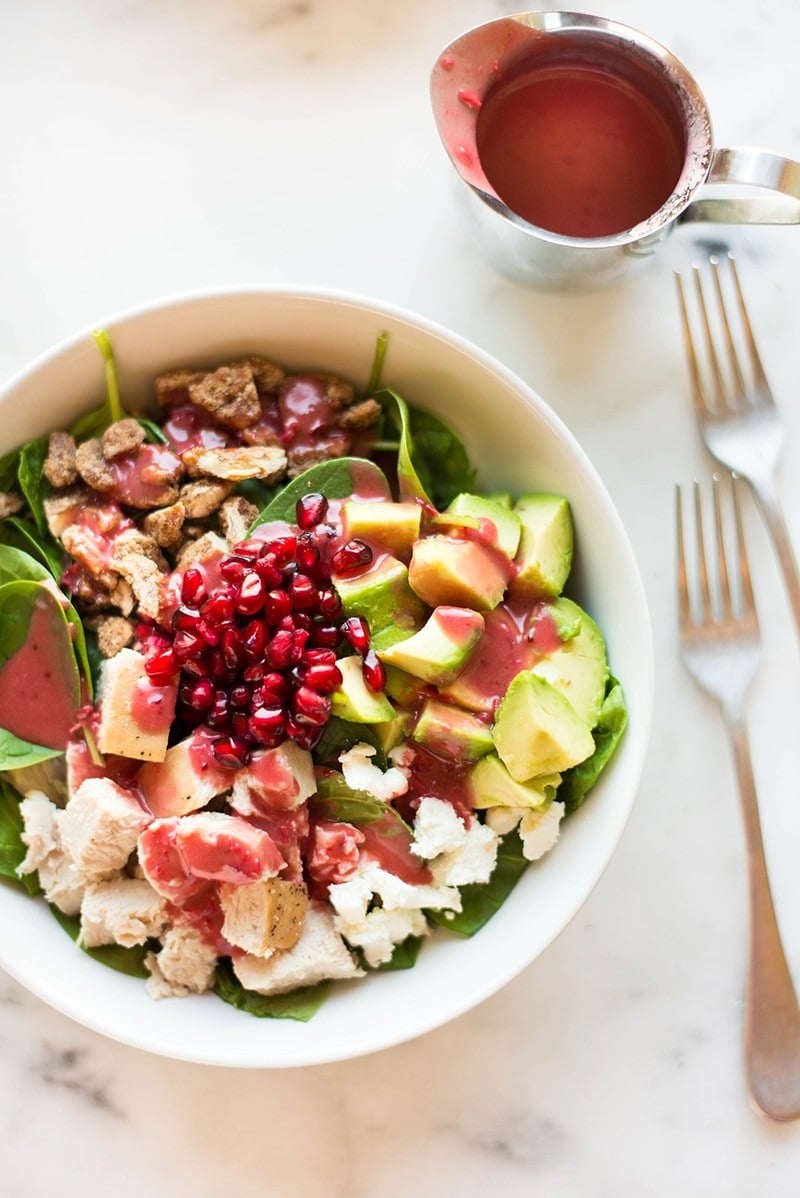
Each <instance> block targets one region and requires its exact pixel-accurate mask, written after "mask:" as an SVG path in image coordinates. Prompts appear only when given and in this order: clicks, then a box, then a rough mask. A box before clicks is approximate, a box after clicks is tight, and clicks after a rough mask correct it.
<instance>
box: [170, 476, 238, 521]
mask: <svg viewBox="0 0 800 1198" xmlns="http://www.w3.org/2000/svg"><path fill="white" fill-rule="evenodd" d="M233 487H234V484H233V483H232V482H211V481H210V480H209V479H204V478H201V479H198V480H197V481H196V482H193V483H186V484H185V485H184V486H183V487H181V490H180V502H181V503H182V504H183V507H184V509H185V512H186V518H187V520H205V519H207V517H208V516H210V515H211V514H212V513H213V512H215V511H216V510H217V508H218V507H219V506H220V504H221V503H222V502H223V500H224V499H227V498H228V496H229V495H230V493H231V491H232V490H233Z"/></svg>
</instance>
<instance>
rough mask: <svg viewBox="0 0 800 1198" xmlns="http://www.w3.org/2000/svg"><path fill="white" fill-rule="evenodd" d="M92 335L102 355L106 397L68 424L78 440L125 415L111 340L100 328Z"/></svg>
mask: <svg viewBox="0 0 800 1198" xmlns="http://www.w3.org/2000/svg"><path fill="white" fill-rule="evenodd" d="M92 337H93V338H94V340H95V344H96V345H97V347H98V349H99V350H100V353H101V354H102V356H103V362H104V366H105V377H106V397H105V399H104V401H103V403H102V404H101V405H100V407H99V408H94V409H93V410H92V411H91V412H86V413H85V414H84V415H83V416H79V417H78V419H77V420H75V421H73V423H72V424H71V425H70V429H69V431H70V432H71V433H72V435H73V437H76V438H77V439H78V440H85V439H87V438H89V437H99V436H100V435H101V434H102V433H104V432H105V431H106V429H107V428H109V427H110V425H112V424H114V423H115V421H117V420H123V419H124V417H125V416H126V412H125V409H124V408H123V406H122V400H121V399H120V394H119V379H118V378H117V366H116V363H115V361H114V353H113V350H112V349H111V342H110V341H109V339H108V335H107V334H106V333H104V332H103V330H102V329H95V330H94V332H93V333H92Z"/></svg>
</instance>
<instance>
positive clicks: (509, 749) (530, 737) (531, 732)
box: [493, 670, 594, 782]
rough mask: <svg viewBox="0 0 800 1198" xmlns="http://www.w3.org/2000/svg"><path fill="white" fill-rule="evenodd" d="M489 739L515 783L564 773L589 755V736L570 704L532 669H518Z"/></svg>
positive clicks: (590, 749) (498, 712) (590, 742)
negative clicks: (492, 737)
mask: <svg viewBox="0 0 800 1198" xmlns="http://www.w3.org/2000/svg"><path fill="white" fill-rule="evenodd" d="M493 735H494V743H495V746H496V747H497V752H498V753H499V755H500V757H501V759H502V761H503V764H504V765H505V767H506V769H507V770H508V772H509V774H511V777H512V778H513V779H514V780H515V781H516V782H527V781H528V779H529V778H538V777H541V775H542V774H560V773H563V771H564V770H566V769H569V768H570V766H573V765H577V764H578V762H579V761H585V760H586V758H587V757H588V756H589V755H590V754H591V753H592V752H593V751H594V740H593V739H592V734H591V732H590V731H589V728H588V727H587V725H586V723H585V722H584V721H583V720H582V719H581V717H580V716H579V715H578V713H577V711H576V710H575V708H574V707H573V706H572V704H571V703H570V701H569V700H568V699H565V698H564V696H563V694H562V693H561V691H558V690H556V688H555V687H554V686H551V685H550V683H549V682H546V681H545V679H544V678H540V677H539V676H538V674H535V673H534V672H533V670H523V671H522V673H520V674H517V676H516V678H514V679H513V681H512V682H511V685H510V686H509V688H508V690H507V691H506V693H505V696H504V698H503V700H502V702H501V703H500V706H499V707H498V709H497V715H496V718H495V725H494V733H493Z"/></svg>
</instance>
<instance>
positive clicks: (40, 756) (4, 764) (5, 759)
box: [0, 728, 62, 770]
mask: <svg viewBox="0 0 800 1198" xmlns="http://www.w3.org/2000/svg"><path fill="white" fill-rule="evenodd" d="M61 754H62V750H61V749H48V748H46V747H45V746H44V745H34V744H31V742H30V741H27V740H21V739H20V738H19V737H18V736H15V735H14V733H13V732H9V731H8V729H7V728H0V770H22V769H25V768H26V767H27V766H29V765H36V764H37V763H38V762H40V761H49V760H50V758H51V757H60V756H61Z"/></svg>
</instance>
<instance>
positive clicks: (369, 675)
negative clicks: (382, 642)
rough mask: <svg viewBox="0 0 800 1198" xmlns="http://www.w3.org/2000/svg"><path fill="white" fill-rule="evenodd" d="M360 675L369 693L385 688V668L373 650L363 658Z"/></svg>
mask: <svg viewBox="0 0 800 1198" xmlns="http://www.w3.org/2000/svg"><path fill="white" fill-rule="evenodd" d="M361 673H362V674H363V675H364V681H365V682H366V684H367V686H368V687H369V689H370V690H371V691H382V690H383V688H384V687H385V686H386V667H385V666H384V664H383V662H382V661H381V660H380V658H379V657H378V655H377V653H376V652H375V650H374V649H370V650H369V652H368V653H367V655H366V657H365V658H364V662H363V665H362V667H361Z"/></svg>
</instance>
